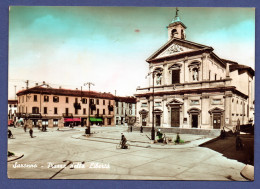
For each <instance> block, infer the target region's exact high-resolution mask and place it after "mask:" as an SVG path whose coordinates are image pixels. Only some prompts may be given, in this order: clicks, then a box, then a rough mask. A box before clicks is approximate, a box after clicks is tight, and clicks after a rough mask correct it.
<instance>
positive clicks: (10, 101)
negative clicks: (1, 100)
mask: <svg viewBox="0 0 260 189" xmlns="http://www.w3.org/2000/svg"><path fill="white" fill-rule="evenodd" d="M8 104H18V100H8Z"/></svg>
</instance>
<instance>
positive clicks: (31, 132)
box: [29, 128, 33, 138]
mask: <svg viewBox="0 0 260 189" xmlns="http://www.w3.org/2000/svg"><path fill="white" fill-rule="evenodd" d="M29 133H30V136H31V138H33V129H32V128H30V131H29Z"/></svg>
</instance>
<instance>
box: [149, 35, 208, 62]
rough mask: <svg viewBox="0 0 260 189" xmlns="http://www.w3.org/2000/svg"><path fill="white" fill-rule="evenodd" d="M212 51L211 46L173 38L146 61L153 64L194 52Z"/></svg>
mask: <svg viewBox="0 0 260 189" xmlns="http://www.w3.org/2000/svg"><path fill="white" fill-rule="evenodd" d="M204 49H205V50H206V49H210V50H213V49H212V48H211V47H209V46H205V45H201V44H197V43H193V42H191V41H187V40H183V39H178V38H173V39H171V40H170V41H168V42H167V43H166V44H164V45H163V46H162V47H161V48H160V49H159V50H157V51H156V52H155V53H154V54H153V55H152V56H150V57H149V58H148V59H147V60H146V61H147V62H151V61H153V60H157V59H162V58H167V57H173V56H177V55H181V54H188V53H192V52H197V51H200V50H204Z"/></svg>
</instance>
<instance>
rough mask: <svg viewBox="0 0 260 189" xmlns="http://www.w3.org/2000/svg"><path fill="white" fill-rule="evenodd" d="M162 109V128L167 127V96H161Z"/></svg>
mask: <svg viewBox="0 0 260 189" xmlns="http://www.w3.org/2000/svg"><path fill="white" fill-rule="evenodd" d="M162 107H163V126H164V127H167V126H168V124H167V121H168V120H167V118H168V108H167V96H166V95H164V96H163V100H162Z"/></svg>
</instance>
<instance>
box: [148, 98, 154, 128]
mask: <svg viewBox="0 0 260 189" xmlns="http://www.w3.org/2000/svg"><path fill="white" fill-rule="evenodd" d="M152 99H153V97H152V96H150V98H149V99H148V115H147V126H152V109H153V100H152Z"/></svg>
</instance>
